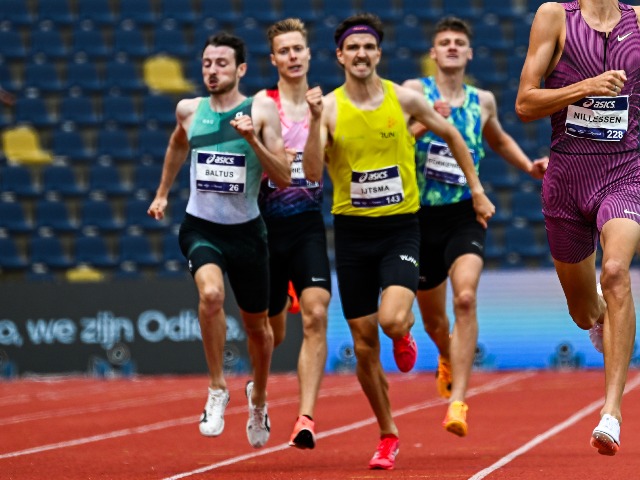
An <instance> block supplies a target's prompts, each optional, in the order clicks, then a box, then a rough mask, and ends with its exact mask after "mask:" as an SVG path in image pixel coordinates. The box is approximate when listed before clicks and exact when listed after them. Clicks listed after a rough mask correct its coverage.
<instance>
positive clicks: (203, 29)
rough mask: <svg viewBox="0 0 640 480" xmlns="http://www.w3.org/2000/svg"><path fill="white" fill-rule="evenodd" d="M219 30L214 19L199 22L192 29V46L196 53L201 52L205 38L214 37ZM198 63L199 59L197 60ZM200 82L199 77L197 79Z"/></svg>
mask: <svg viewBox="0 0 640 480" xmlns="http://www.w3.org/2000/svg"><path fill="white" fill-rule="evenodd" d="M219 30H220V25H219V24H218V22H217V21H216V19H215V18H205V19H204V21H199V22H198V23H197V24H196V25H195V26H194V28H193V45H194V48H195V49H197V51H198V52H201V51H202V47H203V46H204V44H205V42H206V40H207V38H209V37H210V36H211V35H215V34H216V33H218V31H219ZM197 60H198V63H201V62H200V59H199V58H198V59H197ZM197 80H198V81H200V76H199V75H198V78H197Z"/></svg>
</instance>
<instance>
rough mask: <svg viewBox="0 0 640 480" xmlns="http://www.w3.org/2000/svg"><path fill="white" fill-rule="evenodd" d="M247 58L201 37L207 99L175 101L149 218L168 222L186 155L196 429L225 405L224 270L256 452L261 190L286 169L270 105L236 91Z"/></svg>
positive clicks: (217, 419) (262, 349) (260, 435)
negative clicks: (243, 338)
mask: <svg viewBox="0 0 640 480" xmlns="http://www.w3.org/2000/svg"><path fill="white" fill-rule="evenodd" d="M245 57H246V49H245V45H244V42H243V41H242V40H241V39H240V38H238V37H236V36H233V35H229V34H226V33H219V34H217V35H215V36H212V37H210V38H208V39H207V42H206V43H205V47H204V51H203V52H202V77H203V81H204V84H205V86H206V87H207V90H208V91H209V94H210V95H209V97H198V98H190V99H184V100H181V101H180V102H178V105H177V107H176V119H177V123H176V127H175V129H174V131H173V133H172V134H171V138H170V139H169V145H168V147H167V152H166V154H165V159H164V166H163V169H162V177H161V179H160V185H159V186H158V190H157V192H156V196H155V198H154V200H153V202H152V203H151V205H150V206H149V211H148V214H149V215H150V216H152V217H154V218H156V219H162V218H163V217H164V212H165V209H166V207H167V201H168V195H169V190H170V188H171V185H172V184H173V182H174V180H175V178H176V175H177V173H178V171H179V170H180V167H181V166H182V164H183V163H184V161H185V159H186V158H189V160H190V161H191V189H190V196H189V202H188V204H187V212H186V215H185V219H184V221H183V222H182V225H181V227H180V234H179V241H180V248H181V250H182V253H183V254H184V256H185V257H186V258H187V260H188V261H189V270H190V271H191V274H192V275H193V278H194V280H195V283H196V286H197V288H198V295H199V305H198V319H199V322H200V330H201V333H202V344H203V347H204V351H205V357H206V359H207V366H208V368H209V377H210V379H209V395H208V397H207V403H206V404H205V409H204V412H203V414H202V418H201V421H200V433H202V435H206V436H212V437H215V436H218V435H220V434H221V433H222V431H223V429H224V410H225V407H226V405H227V403H228V402H229V391H228V389H227V385H226V382H225V379H224V375H223V369H222V367H223V352H224V344H225V340H226V328H227V325H226V317H225V313H224V310H223V305H224V296H225V290H224V275H225V273H226V274H227V276H228V279H229V283H230V285H231V288H232V289H233V293H234V294H235V297H236V300H237V302H238V306H239V307H240V314H241V316H242V320H243V322H244V328H245V332H246V334H247V345H248V350H249V357H250V360H251V365H252V367H253V381H250V382H248V383H247V386H246V389H245V393H246V396H247V401H248V404H249V420H248V421H247V438H248V439H249V443H250V444H251V445H252V446H253V447H255V448H258V447H261V446H263V445H264V444H265V443H266V442H267V440H268V439H269V432H270V425H269V417H268V414H267V403H266V402H267V391H266V388H267V378H268V376H269V367H270V365H271V355H272V353H273V333H272V330H271V327H270V325H269V320H268V317H267V307H268V299H269V266H268V257H269V254H268V250H267V234H266V229H265V225H264V221H263V220H262V217H261V216H260V210H259V208H258V191H259V188H260V179H261V177H262V172H263V171H265V172H266V173H267V174H268V175H269V177H270V178H271V179H272V180H273V181H274V182H275V183H276V184H277V185H278V186H280V187H286V186H287V185H288V184H289V182H290V178H291V169H290V166H289V162H288V161H287V157H286V155H285V150H284V143H283V141H282V134H281V130H280V119H279V118H278V111H277V109H276V106H275V104H274V102H273V100H271V99H269V98H247V97H245V96H244V95H242V94H241V93H240V91H239V90H238V82H239V81H240V79H241V78H242V77H243V76H244V74H245V72H246V69H247V64H246V63H245Z"/></svg>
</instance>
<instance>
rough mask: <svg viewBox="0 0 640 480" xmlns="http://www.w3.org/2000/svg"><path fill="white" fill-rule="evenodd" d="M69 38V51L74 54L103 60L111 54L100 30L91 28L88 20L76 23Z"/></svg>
mask: <svg viewBox="0 0 640 480" xmlns="http://www.w3.org/2000/svg"><path fill="white" fill-rule="evenodd" d="M71 38H72V41H71V51H72V52H73V53H74V54H75V55H78V54H84V56H86V57H87V59H90V60H103V59H105V58H108V57H110V56H111V47H110V46H109V44H108V43H107V42H106V40H105V37H104V34H103V33H102V30H101V29H100V28H93V25H91V23H90V22H83V23H76V24H75V27H74V28H73V30H72V32H71ZM67 80H69V81H70V80H71V79H70V78H68V79H67Z"/></svg>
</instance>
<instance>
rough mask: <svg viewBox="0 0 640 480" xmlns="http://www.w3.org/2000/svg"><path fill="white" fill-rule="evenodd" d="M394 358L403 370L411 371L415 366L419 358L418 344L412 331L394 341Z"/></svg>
mask: <svg viewBox="0 0 640 480" xmlns="http://www.w3.org/2000/svg"><path fill="white" fill-rule="evenodd" d="M393 358H394V359H395V361H396V365H397V366H398V369H399V370H400V371H401V372H404V373H406V372H409V371H410V370H411V369H412V368H413V367H414V365H415V364H416V360H417V359H418V345H416V341H415V339H414V338H413V335H411V332H409V333H407V334H406V335H405V336H404V337H402V338H399V339H397V340H394V341H393Z"/></svg>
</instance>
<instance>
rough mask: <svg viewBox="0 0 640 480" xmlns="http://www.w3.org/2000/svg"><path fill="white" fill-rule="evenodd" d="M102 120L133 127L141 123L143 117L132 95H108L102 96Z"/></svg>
mask: <svg viewBox="0 0 640 480" xmlns="http://www.w3.org/2000/svg"><path fill="white" fill-rule="evenodd" d="M102 120H103V121H105V122H108V121H113V122H115V123H116V124H118V125H120V126H123V127H133V126H137V125H139V124H140V121H141V117H140V115H139V114H138V112H137V111H136V107H135V104H134V102H133V97H131V96H130V95H107V96H103V97H102Z"/></svg>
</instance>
